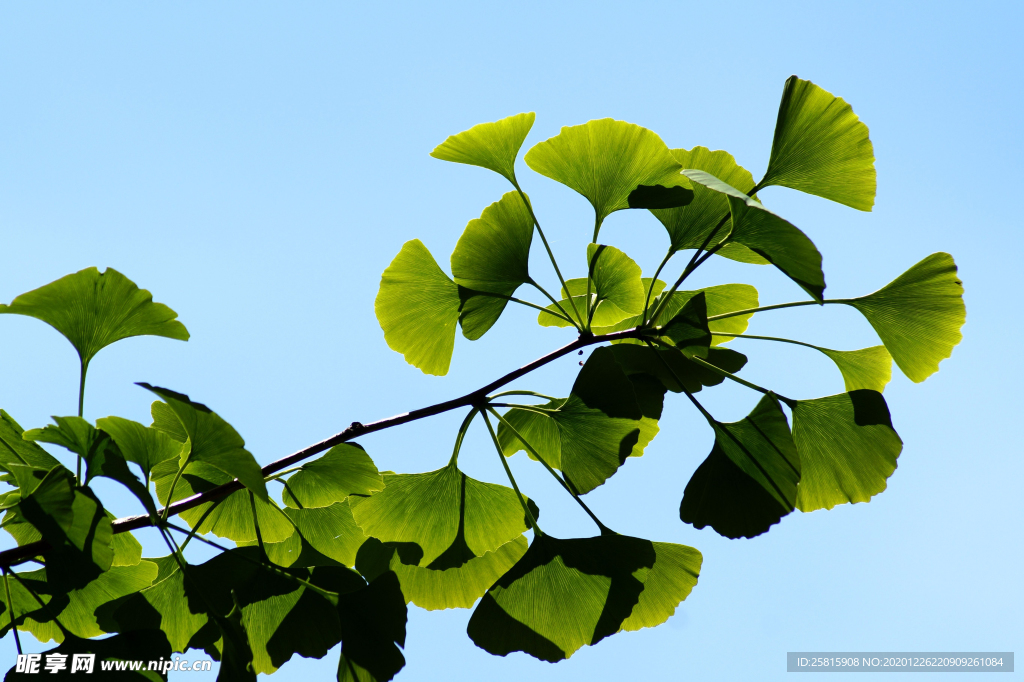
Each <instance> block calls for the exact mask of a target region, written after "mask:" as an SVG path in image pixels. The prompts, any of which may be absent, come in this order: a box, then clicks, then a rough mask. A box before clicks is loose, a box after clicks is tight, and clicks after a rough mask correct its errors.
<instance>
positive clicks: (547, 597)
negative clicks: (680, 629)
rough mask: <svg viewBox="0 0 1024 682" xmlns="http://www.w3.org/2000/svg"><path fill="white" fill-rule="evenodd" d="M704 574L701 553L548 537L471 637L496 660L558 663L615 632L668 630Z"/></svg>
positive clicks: (478, 617) (500, 584)
mask: <svg viewBox="0 0 1024 682" xmlns="http://www.w3.org/2000/svg"><path fill="white" fill-rule="evenodd" d="M659 564H660V565H659ZM699 568H700V553H699V552H697V551H696V550H692V549H691V548H683V547H680V546H678V545H668V544H666V543H651V542H649V541H647V540H641V539H639V538H633V537H628V536H624V535H616V534H609V535H603V536H600V537H594V538H579V539H571V540H560V539H558V538H554V537H552V536H550V535H543V536H541V537H538V538H534V540H533V543H532V544H531V545H530V548H529V549H528V550H527V552H526V554H525V555H523V557H522V558H521V559H520V560H519V561H518V562H517V563H516V565H515V566H513V567H512V569H511V570H509V571H508V572H507V573H506V574H505V575H503V576H502V577H501V578H499V579H498V580H497V582H495V583H494V586H493V587H491V589H489V590H488V591H487V593H486V594H485V595H484V597H483V599H482V600H481V601H480V604H479V605H478V606H477V608H476V610H475V611H474V612H473V616H472V617H471V618H470V620H469V627H468V633H469V636H470V638H471V639H472V640H473V642H474V643H475V644H476V645H477V646H479V647H480V648H482V649H484V650H485V651H488V652H490V653H492V654H495V655H497V656H506V655H508V654H509V653H511V652H513V651H523V652H525V653H528V654H530V655H531V656H534V657H535V658H539V659H541V660H543V661H549V662H555V661H560V660H563V659H566V658H569V657H570V656H572V654H573V653H575V652H576V651H577V650H578V649H579V648H580V647H582V646H586V645H594V644H597V643H598V642H599V641H601V640H602V639H604V638H605V637H608V636H610V635H613V634H615V633H616V632H621V631H622V630H637V629H640V628H642V627H647V626H650V625H656V624H658V623H661V622H664V621H665V620H666V619H667V618H668V617H669V616H670V615H671V614H672V612H673V611H674V610H675V608H676V606H677V605H678V604H679V602H680V601H682V600H683V599H684V598H685V597H686V595H687V594H689V592H690V590H691V589H692V588H693V585H694V584H696V582H697V572H698V571H699ZM648 583H649V584H648ZM644 593H647V594H648V598H647V599H646V600H643V601H641V600H642V599H643V597H642V595H643V594H644Z"/></svg>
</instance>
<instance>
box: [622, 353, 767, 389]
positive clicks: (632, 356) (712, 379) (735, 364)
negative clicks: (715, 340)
mask: <svg viewBox="0 0 1024 682" xmlns="http://www.w3.org/2000/svg"><path fill="white" fill-rule="evenodd" d="M611 350H612V353H613V354H614V355H615V361H616V362H617V363H619V367H621V368H622V371H623V372H625V373H626V376H628V377H630V379H633V378H635V377H636V376H637V375H647V376H650V377H652V378H654V379H657V380H658V381H659V382H660V383H661V385H662V386H663V387H664V389H665V390H669V391H672V392H673V393H682V392H683V391H684V390H685V391H687V392H689V393H697V392H698V391H700V390H701V389H702V388H703V387H704V386H717V385H719V384H721V383H722V382H723V381H724V380H725V378H724V377H723V376H722V375H721V374H718V373H717V372H714V371H712V370H710V369H708V368H706V367H703V366H701V365H698V364H697V363H695V362H692V361H691V360H689V359H688V358H687V357H686V356H685V355H683V354H682V353H681V352H679V351H678V350H676V349H675V348H658V349H656V350H652V349H650V348H648V347H646V346H634V345H616V346H612V347H611ZM704 360H705V362H707V363H709V364H712V365H714V366H715V367H718V368H720V369H724V370H725V371H726V372H729V373H730V374H736V373H737V372H739V371H740V370H741V369H743V366H744V365H745V364H746V363H747V357H746V356H745V355H743V354H742V353H737V352H736V351H734V350H730V349H728V348H711V349H709V350H708V356H707V357H706V358H704ZM680 382H682V384H681V385H680Z"/></svg>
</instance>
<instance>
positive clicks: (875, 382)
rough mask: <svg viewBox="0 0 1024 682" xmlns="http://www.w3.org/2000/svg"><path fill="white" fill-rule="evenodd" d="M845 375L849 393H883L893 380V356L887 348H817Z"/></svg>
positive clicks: (844, 378) (844, 379)
mask: <svg viewBox="0 0 1024 682" xmlns="http://www.w3.org/2000/svg"><path fill="white" fill-rule="evenodd" d="M817 348H818V350H820V351H821V352H822V353H824V354H825V355H827V356H828V357H829V358H830V359H831V360H832V362H834V363H836V367H838V368H839V371H840V372H842V374H843V381H844V382H845V383H846V390H847V391H856V390H858V389H861V388H867V389H870V390H872V391H878V392H879V393H881V392H882V391H884V390H885V385H886V384H888V383H889V380H890V379H892V356H891V355H889V351H887V350H886V349H885V346H872V347H870V348H861V349H860V350H832V349H830V348H820V347H817Z"/></svg>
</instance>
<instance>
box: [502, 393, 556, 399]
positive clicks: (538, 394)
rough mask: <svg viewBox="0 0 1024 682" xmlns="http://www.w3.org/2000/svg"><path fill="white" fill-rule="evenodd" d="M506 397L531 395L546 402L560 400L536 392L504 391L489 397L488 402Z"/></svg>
mask: <svg viewBox="0 0 1024 682" xmlns="http://www.w3.org/2000/svg"><path fill="white" fill-rule="evenodd" d="M506 395H530V396H533V397H535V398H544V399H545V400H558V398H553V397H551V396H549V395H544V394H543V393H537V392H536V391H502V392H501V393H495V394H494V395H491V396H488V400H490V399H491V398H501V397H502V396H506Z"/></svg>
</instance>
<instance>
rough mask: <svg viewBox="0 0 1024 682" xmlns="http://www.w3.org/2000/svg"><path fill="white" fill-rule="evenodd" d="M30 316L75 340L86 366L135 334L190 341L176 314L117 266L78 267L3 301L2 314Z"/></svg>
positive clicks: (83, 363)
mask: <svg viewBox="0 0 1024 682" xmlns="http://www.w3.org/2000/svg"><path fill="white" fill-rule="evenodd" d="M2 313H13V314H16V315H28V316H29V317H34V318H36V319H38V320H42V321H43V322H45V323H46V324H48V325H50V326H51V327H53V328H54V329H56V330H57V331H59V332H60V333H61V334H63V335H64V337H65V338H66V339H67V340H68V341H70V342H71V345H73V346H74V347H75V350H77V351H78V356H79V357H80V358H81V360H82V365H83V366H85V365H88V364H89V361H90V360H92V358H93V357H94V356H95V355H96V353H98V352H99V351H100V350H102V349H103V348H104V347H105V346H109V345H110V344H112V343H114V342H116V341H120V340H121V339H126V338H128V337H131V336H164V337H167V338H169V339H178V340H180V341H187V340H188V331H187V330H186V329H185V325H183V324H182V323H181V322H178V321H177V319H175V318H177V317H178V314H177V313H176V312H174V311H173V310H171V309H170V308H168V307H167V306H165V305H164V304H162V303H153V296H152V294H150V293H149V292H148V291H146V290H145V289H139V288H138V287H137V286H136V285H135V283H134V282H132V281H131V280H130V279H128V278H127V277H125V276H124V275H122V274H121V273H120V272H118V271H117V270H114V269H113V268H107V270H105V271H104V272H100V271H99V270H98V269H96V268H87V269H85V270H80V271H79V272H76V273H75V274H73V275H67V276H66V277H61V278H60V279H58V280H57V281H55V282H50V283H49V284H47V285H46V286H43V287H40V288H38V289H35V290H33V291H30V292H28V293H25V294H22V295H21V296H18V297H17V298H15V299H14V300H13V301H12V302H11V304H10V305H3V304H0V314H2Z"/></svg>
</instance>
